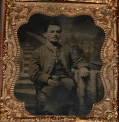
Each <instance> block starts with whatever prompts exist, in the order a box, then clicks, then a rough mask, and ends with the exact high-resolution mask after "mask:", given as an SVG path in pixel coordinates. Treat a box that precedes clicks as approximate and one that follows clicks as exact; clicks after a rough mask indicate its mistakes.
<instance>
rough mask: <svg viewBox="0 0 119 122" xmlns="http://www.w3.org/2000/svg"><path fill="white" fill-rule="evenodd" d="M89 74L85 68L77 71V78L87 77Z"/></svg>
mask: <svg viewBox="0 0 119 122" xmlns="http://www.w3.org/2000/svg"><path fill="white" fill-rule="evenodd" d="M89 74H90V73H89V70H88V69H87V68H86V67H83V68H81V69H80V70H79V77H87V76H88V75H89Z"/></svg>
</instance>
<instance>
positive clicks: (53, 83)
mask: <svg viewBox="0 0 119 122" xmlns="http://www.w3.org/2000/svg"><path fill="white" fill-rule="evenodd" d="M48 84H49V85H50V86H52V87H56V86H58V84H59V81H58V80H54V79H48Z"/></svg>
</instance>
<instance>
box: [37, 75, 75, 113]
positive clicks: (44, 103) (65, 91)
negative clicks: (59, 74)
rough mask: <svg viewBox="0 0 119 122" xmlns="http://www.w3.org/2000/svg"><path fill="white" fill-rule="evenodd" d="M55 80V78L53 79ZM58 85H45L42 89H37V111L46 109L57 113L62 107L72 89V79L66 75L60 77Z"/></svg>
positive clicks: (40, 111) (41, 111)
mask: <svg viewBox="0 0 119 122" xmlns="http://www.w3.org/2000/svg"><path fill="white" fill-rule="evenodd" d="M54 80H55V79H54ZM58 82H59V83H58V85H57V86H56V87H52V86H50V85H46V86H45V87H43V88H42V89H40V88H38V87H37V88H36V90H37V93H36V94H37V104H36V105H37V111H38V113H39V114H42V113H43V112H44V111H48V112H50V113H53V114H55V115H57V114H58V113H59V111H58V110H59V109H60V108H61V107H63V106H64V105H65V104H66V102H67V101H68V99H69V97H70V95H71V93H72V89H73V87H74V86H75V84H74V81H73V80H72V79H70V78H68V77H65V78H60V79H59V80H58Z"/></svg>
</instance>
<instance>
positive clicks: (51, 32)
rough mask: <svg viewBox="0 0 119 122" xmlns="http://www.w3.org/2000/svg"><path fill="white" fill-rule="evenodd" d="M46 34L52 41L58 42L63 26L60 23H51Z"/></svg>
mask: <svg viewBox="0 0 119 122" xmlns="http://www.w3.org/2000/svg"><path fill="white" fill-rule="evenodd" d="M44 36H45V37H46V39H47V40H48V41H50V42H58V41H59V39H60V37H61V28H60V27H59V26H58V25H49V27H48V29H47V33H45V34H44Z"/></svg>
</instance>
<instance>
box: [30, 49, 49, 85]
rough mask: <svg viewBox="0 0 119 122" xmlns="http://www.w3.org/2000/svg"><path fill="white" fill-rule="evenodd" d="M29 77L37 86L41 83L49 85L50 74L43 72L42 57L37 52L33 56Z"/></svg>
mask: <svg viewBox="0 0 119 122" xmlns="http://www.w3.org/2000/svg"><path fill="white" fill-rule="evenodd" d="M29 77H30V80H31V81H33V82H34V83H35V84H38V83H39V82H46V83H47V81H48V79H49V77H50V75H49V74H47V73H45V72H42V71H41V69H40V56H39V55H38V53H37V51H36V50H35V51H34V52H33V53H32V55H31V60H30V67H29Z"/></svg>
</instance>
